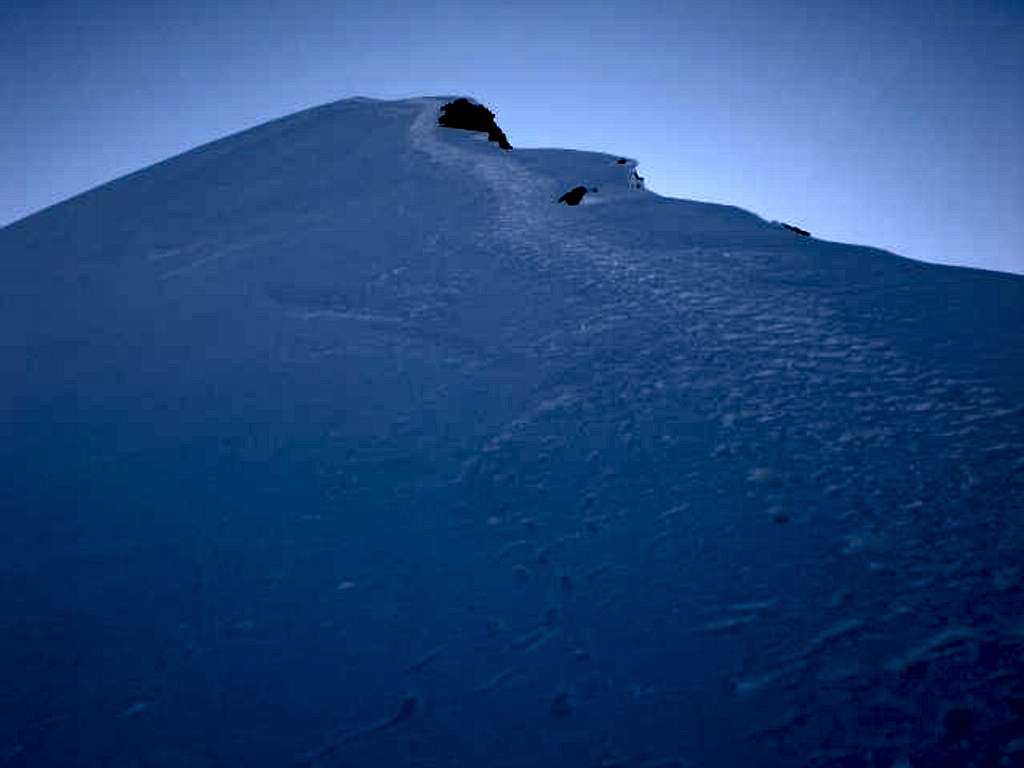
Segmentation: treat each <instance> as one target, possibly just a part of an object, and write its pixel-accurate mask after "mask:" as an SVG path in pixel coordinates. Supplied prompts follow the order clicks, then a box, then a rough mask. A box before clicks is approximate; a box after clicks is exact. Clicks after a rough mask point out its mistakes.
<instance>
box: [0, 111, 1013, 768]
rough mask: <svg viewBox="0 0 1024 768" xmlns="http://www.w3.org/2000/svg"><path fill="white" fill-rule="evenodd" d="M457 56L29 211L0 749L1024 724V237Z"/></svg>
mask: <svg viewBox="0 0 1024 768" xmlns="http://www.w3.org/2000/svg"><path fill="white" fill-rule="evenodd" d="M457 98H458V97H437V98H420V99H409V100H403V101H378V100H372V99H350V100H346V101H340V102H336V103H332V104H328V105H325V106H322V107H317V108H314V109H310V110H306V111H303V112H300V113H297V114H294V115H291V116H288V117H285V118H282V119H280V120H275V121H273V122H269V123H266V124H264V125H261V126H258V127H256V128H253V129H251V130H248V131H244V132H242V133H239V134H236V135H234V136H229V137H227V138H225V139H222V140H219V141H215V142H213V143H210V144H207V145H205V146H202V147H199V148H197V149H195V150H192V151H190V152H187V153H185V154H183V155H180V156H178V157H175V158H172V159H170V160H167V161H165V162H163V163H159V164H157V165H154V166H152V167H150V168H146V169H144V170H141V171H139V172H137V173H134V174H131V175H129V176H126V177H124V178H121V179H118V180H116V181H113V182H111V183H109V184H106V185H104V186H102V187H99V188H97V189H94V190H92V191H90V192H88V193H86V194H84V195H81V196H79V197H76V198H74V199H71V200H68V201H66V202H64V203H61V204H59V205H57V206H54V207H52V208H50V209H48V210H45V211H42V212H40V213H37V214H35V215H33V216H30V217H28V218H26V219H23V220H22V221H19V222H16V223H15V224H12V225H10V226H8V227H5V228H3V229H0V346H2V348H3V349H4V351H5V354H4V355H2V356H0V366H2V368H0V411H2V413H3V418H2V419H0V430H2V432H0V438H2V439H0V446H2V448H0V450H2V452H3V455H2V460H0V466H2V467H3V477H2V478H0V480H2V482H0V511H2V514H3V520H4V522H5V535H4V536H3V537H0V573H2V579H3V589H2V590H0V609H2V610H0V617H2V619H0V620H2V622H3V624H2V626H0V677H2V679H3V680H4V681H5V682H4V686H3V690H2V691H0V756H2V760H0V762H3V764H4V765H8V764H9V765H72V764H78V765H109V766H136V765H151V766H208V765H252V766H256V765H268V766H269V765H288V764H297V765H322V766H327V765H381V766H384V765H396V766H400V765H501V766H510V767H511V766H549V765H550V766H602V765H604V766H610V765H622V766H639V767H643V768H652V766H736V765H757V766H832V765H835V766H840V765H842V766H882V767H883V768H892V766H903V765H913V766H959V765H967V764H972V761H973V764H974V765H978V766H987V765H992V766H997V765H1013V764H1014V763H1013V761H1014V760H1017V759H1018V758H1019V756H1020V754H1021V746H1020V733H1022V732H1024V622H1022V619H1021V617H1022V616H1024V569H1022V567H1021V565H1020V564H1021V562H1022V555H1024V332H1022V331H1024V278H1020V277H1016V276H1011V275H1004V274H999V273H993V272H983V271H977V270H970V269H962V268H951V267H940V266H933V265H927V264H923V263H919V262H914V261H910V260H908V259H903V258H900V257H898V256H895V255H893V254H890V253H886V252H884V251H880V250H876V249H872V248H867V247H860V246H850V245H843V244H838V243H830V242H825V241H822V240H818V239H816V238H814V237H811V236H809V234H807V231H806V230H803V229H802V228H801V227H800V226H796V225H792V224H791V225H788V228H787V226H785V225H782V224H780V223H773V222H767V221H764V220H762V219H761V218H759V217H757V216H755V215H753V214H751V213H749V212H747V211H744V210H741V209H739V208H735V207H730V206H725V205H715V204H710V203H702V202H695V201H689V200H676V199H670V198H665V197H661V196H659V195H657V194H655V193H653V192H651V191H649V190H647V189H645V188H644V186H643V183H642V182H643V180H642V178H641V177H640V175H639V173H638V168H637V163H636V162H635V161H634V160H631V159H629V158H626V157H621V156H619V155H605V154H600V153H595V152H584V151H573V150H561V149H524V148H521V147H517V148H515V149H514V150H511V151H508V150H504V149H502V148H501V144H502V142H501V141H500V140H488V139H489V137H490V138H493V139H498V133H496V132H495V130H492V127H493V129H496V131H497V132H500V134H501V138H503V140H504V143H506V144H508V139H507V137H505V134H504V132H503V131H501V129H500V128H499V127H498V123H497V121H496V120H495V119H494V115H493V114H492V113H490V111H489V110H487V109H486V107H483V106H482V105H478V104H476V102H471V101H467V102H466V104H469V105H470V107H473V106H474V105H477V106H480V107H481V108H482V109H483V110H484V111H485V112H486V113H487V114H488V115H490V118H488V120H489V122H488V120H483V118H486V115H484V113H483V112H480V111H479V110H476V109H469V111H468V112H465V114H464V115H463V116H462V118H459V119H454V120H449V121H448V122H455V123H461V124H460V125H452V126H448V127H446V126H445V124H444V123H445V122H446V121H445V120H443V119H442V118H443V116H444V115H445V114H446V110H445V107H446V106H447V105H449V104H452V103H454V102H455V101H456V100H457ZM460 109H462V110H465V109H466V108H465V107H459V108H457V109H456V110H455V112H456V113H457V112H458V110H460ZM481 121H482V122H481ZM453 127H454V128H463V130H452V128H453ZM506 127H507V126H506ZM512 133H513V136H514V132H512ZM492 134H493V136H492ZM623 149H625V150H627V151H628V150H629V148H623ZM560 200H561V202H559V201H560ZM567 203H568V204H567ZM801 224H803V222H801ZM812 224H813V223H812ZM811 228H812V229H813V226H812V227H811Z"/></svg>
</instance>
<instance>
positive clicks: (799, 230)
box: [782, 222, 811, 237]
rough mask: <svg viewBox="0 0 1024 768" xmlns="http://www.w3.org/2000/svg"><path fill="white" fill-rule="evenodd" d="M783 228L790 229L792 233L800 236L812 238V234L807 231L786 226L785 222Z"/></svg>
mask: <svg viewBox="0 0 1024 768" xmlns="http://www.w3.org/2000/svg"><path fill="white" fill-rule="evenodd" d="M782 226H783V227H785V228H786V229H788V230H789V231H790V232H796V233H797V234H798V235H800V236H802V237H810V236H811V233H810V232H808V231H807V230H806V229H801V228H800V227H794V226H793V225H792V224H786V223H785V222H783V224H782Z"/></svg>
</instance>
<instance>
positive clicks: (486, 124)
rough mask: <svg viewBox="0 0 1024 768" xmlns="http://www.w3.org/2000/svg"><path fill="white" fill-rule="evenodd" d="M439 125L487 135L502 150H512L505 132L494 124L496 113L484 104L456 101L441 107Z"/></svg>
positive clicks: (467, 100)
mask: <svg viewBox="0 0 1024 768" xmlns="http://www.w3.org/2000/svg"><path fill="white" fill-rule="evenodd" d="M437 124H438V125H441V126H444V127H445V128H460V129H462V130H464V131H479V132H481V133H486V134H487V140H488V141H493V142H495V143H496V144H497V145H498V146H499V147H501V148H502V149H512V145H511V144H509V143H508V137H507V136H505V132H504V131H503V130H501V128H499V127H498V124H497V123H496V122H494V113H493V112H491V110H489V109H488V108H487V107H485V106H484V105H483V104H474V103H473V102H471V101H470V100H469V99H456V100H455V101H450V102H448V103H447V104H445V105H444V106H443V107H441V115H440V116H439V117H438V118H437Z"/></svg>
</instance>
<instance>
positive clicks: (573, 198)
mask: <svg viewBox="0 0 1024 768" xmlns="http://www.w3.org/2000/svg"><path fill="white" fill-rule="evenodd" d="M586 194H587V188H586V187H573V188H572V189H570V190H569V191H568V192H566V193H565V194H564V195H562V196H561V197H560V198H558V202H560V203H565V204H566V205H579V204H580V202H581V201H582V200H583V196H584V195H586Z"/></svg>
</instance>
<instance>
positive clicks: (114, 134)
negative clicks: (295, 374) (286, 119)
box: [0, 0, 1024, 272]
mask: <svg viewBox="0 0 1024 768" xmlns="http://www.w3.org/2000/svg"><path fill="white" fill-rule="evenodd" d="M0 71H2V72H3V76H2V77H0V105H2V109H0V224H4V223H9V222H11V221H14V220H16V219H18V218H20V217H22V216H24V215H27V214H28V213H31V212H33V211H35V210H38V209H40V208H43V207H45V206H48V205H51V204H53V203H55V202H57V201H59V200H61V199H64V198H66V197H68V196H71V195H73V194H76V193H78V192H81V191H83V190H85V189H87V188H89V187H91V186H95V185H97V184H100V183H102V182H104V181H108V180H110V179H112V178H115V177H117V176H120V175H122V174H124V173H127V172H130V171H133V170H136V169H138V168H140V167H142V166H145V165H148V164H150V163H153V162H155V161H158V160H161V159H164V158H166V157H168V156H170V155H173V154H176V153H178V152H181V151H183V150H186V149H189V148H191V147H193V146H195V145H197V144H200V143H203V142H206V141H209V140H211V139H214V138H218V137H220V136H223V135H225V134H228V133H231V132H234V131H236V130H240V129H243V128H246V127H249V126H252V125H254V124H256V123H259V122H262V121H264V120H267V119H270V118H274V117H278V116H282V115H284V114H287V113H289V112H293V111H295V110H297V109H301V108H303V107H307V106H312V105H315V104H319V103H323V102H327V101H333V100H335V99H339V98H344V97H347V96H353V95H367V96H378V97H401V96H413V95H425V94H439V93H466V94H470V95H474V96H476V97H477V98H479V99H480V100H482V101H484V102H485V103H487V104H488V105H489V106H491V107H492V108H493V109H494V110H495V111H496V112H497V113H498V119H499V123H500V124H501V125H502V127H503V128H504V129H505V131H506V132H507V133H508V135H509V138H510V139H511V141H512V143H513V144H515V145H517V146H560V147H571V148H578V149H594V150H604V151H608V152H613V153H621V154H625V155H629V156H631V157H636V158H637V159H638V160H639V161H640V169H641V173H644V174H645V175H646V177H647V180H648V185H649V186H650V187H651V188H652V189H654V190H655V191H657V192H660V193H662V194H666V195H672V196H675V197H686V198H694V199H699V200H712V201H718V202H725V203H731V204H735V205H739V206H742V207H744V208H748V209H750V210H752V211H754V212H755V213H758V214H760V215H762V216H764V217H765V218H768V219H781V220H786V221H792V222H794V223H797V224H800V225H802V226H804V227H806V228H807V229H810V230H812V231H813V232H814V234H815V235H819V236H821V237H825V238H828V239H836V240H843V241H848V242H859V243H865V244H870V245H876V246H880V247H884V248H888V249H890V250H893V251H896V252H897V253H901V254H904V255H907V256H911V257H914V258H918V259H924V260H928V261H939V262H946V263H955V264H968V265H972V266H979V267H985V268H990V269H1001V270H1009V271H1015V272H1024V129H1022V126H1024V2H1021V0H976V1H975V2H969V1H968V0H962V1H961V2H949V0H928V1H927V2H926V1H923V0H922V1H921V2H918V1H917V0H905V1H904V2H899V0H890V1H889V2H874V1H873V0H858V2H850V1H846V2H839V1H838V0H819V1H818V2H807V1H806V0H707V1H706V2H685V0H675V1H666V2H654V1H652V0H632V1H631V2H607V3H595V2H571V1H568V2H552V3H534V2H523V1H520V2H515V3H511V2H495V1H494V0H491V1H490V2H488V1H487V0H474V1H469V0H466V1H465V2H463V1H462V0H435V1H434V2H431V1H430V0H381V1H379V2H373V3H370V2H363V3H350V2H345V1H344V0H334V1H333V2H327V1H325V0H294V1H293V2H277V1H276V0H255V1H254V2H246V3H243V2H230V1H227V2H225V1H221V2H205V1H204V2H199V1H197V0H177V1H176V2H170V1H168V2H152V1H151V0H135V1H134V2H123V1H117V0H115V1H113V2H99V1H97V0H79V1H78V2H75V1H74V0H65V1H64V2H55V1H54V0H32V1H31V2H22V0H7V1H6V2H5V3H4V4H3V6H2V8H0Z"/></svg>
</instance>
